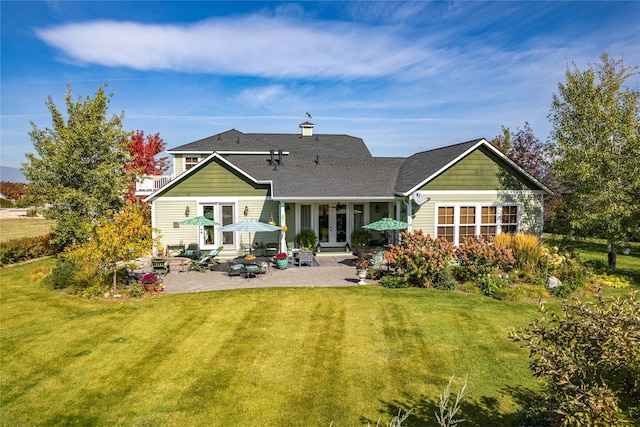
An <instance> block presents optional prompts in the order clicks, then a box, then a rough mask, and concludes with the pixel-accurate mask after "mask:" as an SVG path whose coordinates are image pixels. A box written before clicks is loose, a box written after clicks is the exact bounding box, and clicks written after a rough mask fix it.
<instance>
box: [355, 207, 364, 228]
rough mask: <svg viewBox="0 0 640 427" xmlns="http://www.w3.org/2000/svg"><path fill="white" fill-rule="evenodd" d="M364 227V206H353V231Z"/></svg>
mask: <svg viewBox="0 0 640 427" xmlns="http://www.w3.org/2000/svg"><path fill="white" fill-rule="evenodd" d="M363 225H364V205H362V204H356V205H353V229H354V230H357V229H358V228H360V227H362V226H363Z"/></svg>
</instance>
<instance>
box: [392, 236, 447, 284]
mask: <svg viewBox="0 0 640 427" xmlns="http://www.w3.org/2000/svg"><path fill="white" fill-rule="evenodd" d="M401 240H402V243H401V244H400V245H399V246H395V245H391V247H390V248H389V250H387V251H385V257H386V258H387V260H388V262H389V264H390V265H391V266H392V267H393V268H394V269H396V270H400V271H403V272H404V273H403V275H404V279H405V280H406V281H407V282H408V283H409V284H410V285H411V286H424V285H425V283H427V284H428V283H432V282H433V279H434V277H435V275H436V274H437V273H438V272H440V271H441V270H442V269H444V268H445V267H446V266H447V265H448V264H449V262H450V261H451V260H452V259H453V252H454V250H455V247H454V246H453V244H452V243H451V242H449V241H448V240H447V239H445V238H442V237H439V238H437V239H435V240H434V239H432V238H431V236H429V235H428V234H424V233H423V232H422V230H417V231H414V232H407V231H404V232H403V233H402V239H401Z"/></svg>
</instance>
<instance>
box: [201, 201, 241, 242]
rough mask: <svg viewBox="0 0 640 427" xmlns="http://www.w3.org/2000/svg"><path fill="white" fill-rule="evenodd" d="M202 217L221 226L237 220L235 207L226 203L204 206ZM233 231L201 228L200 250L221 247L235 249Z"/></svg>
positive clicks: (207, 226)
mask: <svg viewBox="0 0 640 427" xmlns="http://www.w3.org/2000/svg"><path fill="white" fill-rule="evenodd" d="M201 207H202V216H204V217H205V218H208V219H211V220H213V221H215V222H217V223H220V224H221V225H228V224H232V223H233V222H234V219H235V217H236V216H235V205H234V204H224V203H210V204H202V205H201ZM233 235H234V232H233V231H220V227H219V226H215V225H212V226H209V225H206V226H203V227H200V242H199V244H200V249H215V248H217V247H219V246H224V247H225V248H235V241H234V237H233Z"/></svg>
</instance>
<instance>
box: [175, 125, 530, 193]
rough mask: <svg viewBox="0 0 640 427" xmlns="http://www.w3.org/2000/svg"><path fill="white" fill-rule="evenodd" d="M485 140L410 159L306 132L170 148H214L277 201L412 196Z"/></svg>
mask: <svg viewBox="0 0 640 427" xmlns="http://www.w3.org/2000/svg"><path fill="white" fill-rule="evenodd" d="M483 143H486V141H485V140H483V139H475V140H471V141H467V142H462V143H459V144H455V145H449V146H447V147H442V148H437V149H434V150H428V151H422V152H420V153H416V154H414V155H412V156H410V157H407V158H404V157H373V156H372V155H371V153H370V152H369V149H368V148H367V146H366V145H365V143H364V141H363V140H362V139H361V138H356V137H353V136H349V135H334V134H315V135H311V136H302V135H300V134H276V133H273V134H272V133H243V132H240V131H238V130H235V129H231V130H229V131H226V132H222V133H220V134H216V135H213V136H210V137H207V138H204V139H200V140H198V141H194V142H191V143H189V144H184V145H181V146H178V147H175V148H172V149H170V150H167V151H168V152H169V153H171V154H188V153H201V154H212V153H213V152H216V153H217V154H218V155H219V156H221V157H223V158H224V159H225V160H226V161H228V162H230V163H231V164H233V165H234V166H235V167H237V168H238V169H239V170H241V171H243V172H245V173H246V174H247V175H249V176H251V177H253V178H254V179H256V180H257V181H260V182H271V183H272V190H273V194H272V197H274V198H277V199H279V200H286V199H292V200H293V199H305V198H308V199H323V198H324V199H340V198H345V199H347V198H348V199H350V200H353V199H375V198H380V199H383V198H386V199H388V198H391V197H394V196H395V195H401V194H402V195H407V194H410V192H412V191H415V189H416V188H418V187H419V186H422V185H424V184H425V183H426V182H427V181H428V180H429V179H431V178H433V177H435V176H437V175H438V174H439V173H440V172H442V171H443V170H445V169H446V168H448V167H449V166H450V165H451V164H453V162H455V161H457V160H459V159H460V158H461V157H462V156H463V155H465V154H466V153H468V152H469V151H470V150H472V149H473V148H474V147H476V146H478V145H481V144H483ZM272 151H273V153H274V155H273V157H272V154H271V152H272ZM188 173H189V172H185V174H188ZM525 173H526V172H525ZM182 178H184V177H182ZM169 185H171V184H169Z"/></svg>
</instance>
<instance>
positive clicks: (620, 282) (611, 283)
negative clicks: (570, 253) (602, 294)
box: [593, 274, 631, 289]
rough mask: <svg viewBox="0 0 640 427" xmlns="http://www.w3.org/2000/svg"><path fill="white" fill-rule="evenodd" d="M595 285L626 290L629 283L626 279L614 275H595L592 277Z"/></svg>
mask: <svg viewBox="0 0 640 427" xmlns="http://www.w3.org/2000/svg"><path fill="white" fill-rule="evenodd" d="M593 278H594V280H595V284H596V285H603V286H608V287H610V288H618V289H620V288H628V287H629V286H631V282H630V281H629V279H627V278H626V277H622V276H618V275H615V274H596V275H595V276H593Z"/></svg>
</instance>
